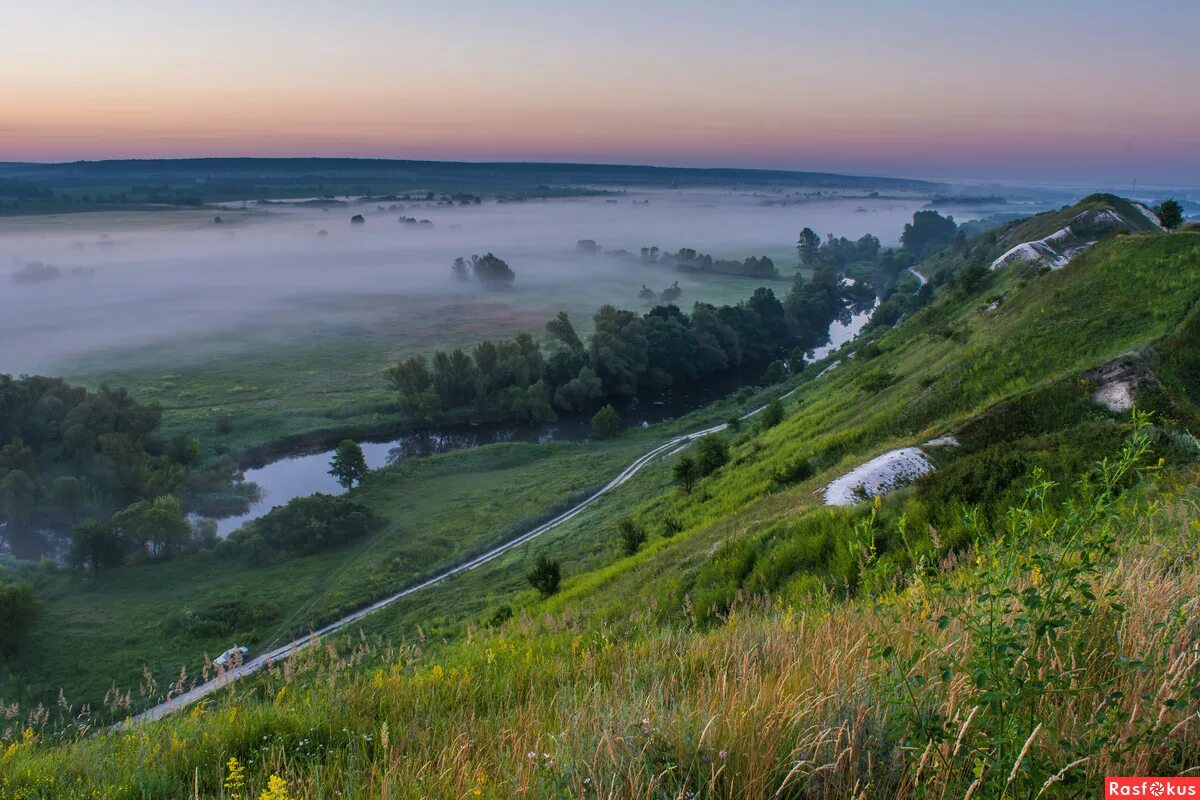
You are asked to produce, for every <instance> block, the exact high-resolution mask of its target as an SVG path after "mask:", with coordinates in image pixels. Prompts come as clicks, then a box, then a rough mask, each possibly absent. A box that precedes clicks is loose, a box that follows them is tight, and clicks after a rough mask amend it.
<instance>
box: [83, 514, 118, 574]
mask: <svg viewBox="0 0 1200 800" xmlns="http://www.w3.org/2000/svg"><path fill="white" fill-rule="evenodd" d="M124 549H125V548H124V546H123V544H122V542H121V535H120V533H118V532H117V531H116V530H114V529H113V527H112V526H111V525H105V524H104V523H103V522H100V521H99V520H94V519H89V520H85V521H83V522H81V523H79V524H78V525H76V526H75V528H74V529H73V530H72V531H71V564H73V565H74V566H75V567H77V568H78V569H90V570H91V571H92V572H99V571H100V570H103V569H108V568H110V567H116V566H119V565H120V564H121V562H122V561H124V560H125V553H124Z"/></svg>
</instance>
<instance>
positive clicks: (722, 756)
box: [717, 750, 729, 761]
mask: <svg viewBox="0 0 1200 800" xmlns="http://www.w3.org/2000/svg"><path fill="white" fill-rule="evenodd" d="M717 758H719V759H721V760H722V761H724V760H725V759H727V758H729V751H728V750H722V751H721V752H719V753H717Z"/></svg>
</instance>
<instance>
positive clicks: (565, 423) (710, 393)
mask: <svg viewBox="0 0 1200 800" xmlns="http://www.w3.org/2000/svg"><path fill="white" fill-rule="evenodd" d="M872 310H873V309H872ZM870 316H871V310H867V311H865V312H862V313H859V314H855V315H853V316H852V317H851V318H850V319H849V321H847V322H834V323H833V324H832V325H831V326H830V327H829V344H828V345H826V346H824V347H821V348H818V349H817V350H815V351H813V353H812V358H813V360H820V359H822V358H825V357H826V356H827V355H829V354H830V353H832V352H833V351H834V350H836V349H837V348H839V347H841V346H842V345H843V344H845V343H846V342H848V341H850V340H851V339H853V338H854V337H855V336H857V335H858V332H859V331H861V330H862V328H863V326H864V325H865V324H866V323H867V320H868V319H869V318H870ZM761 370H762V366H761V365H756V366H755V367H754V368H753V370H750V369H746V370H734V371H731V372H729V373H726V374H725V375H722V376H720V377H718V378H715V379H711V380H707V381H705V382H703V383H697V384H691V385H682V386H678V387H675V388H673V389H672V390H671V391H670V392H669V393H667V394H666V395H665V396H664V397H662V398H660V399H659V400H656V401H650V402H647V401H642V402H640V403H638V404H637V405H635V406H633V407H626V408H623V409H621V412H622V417H624V418H625V420H626V423H627V425H629V426H631V427H637V426H641V425H650V424H654V423H656V422H663V421H665V420H668V419H673V418H675V417H679V416H682V415H684V414H687V413H689V412H691V411H694V410H696V409H697V408H700V407H702V406H705V405H707V404H709V403H711V402H713V401H715V400H718V399H720V398H722V397H725V396H726V395H728V394H731V393H732V392H735V391H737V390H738V389H740V388H741V387H743V386H746V385H748V384H753V383H754V382H755V380H756V379H757V377H758V375H759V374H760V373H761ZM590 432H591V422H590V420H588V419H586V418H570V419H566V420H560V421H558V422H554V423H546V424H542V425H516V424H510V425H480V426H473V427H458V428H450V429H443V430H433V431H420V432H416V433H408V434H405V435H403V436H399V437H390V438H388V439H385V440H381V441H369V440H365V441H361V442H359V444H360V445H361V446H362V449H363V455H364V456H366V459H367V466H368V467H370V468H371V469H379V468H380V467H385V466H388V465H391V464H397V463H399V462H401V461H403V460H404V459H406V458H413V457H417V456H428V455H433V454H435V453H446V452H450V451H452V450H463V449H466V448H469V447H479V446H480V445H485V444H493V443H495V442H538V443H540V442H550V441H558V442H564V441H565V442H578V441H583V440H584V439H586V438H587V437H588V435H589V434H590ZM332 458H333V450H332V449H329V450H322V451H320V452H314V453H302V454H297V455H292V456H287V457H284V458H280V459H277V460H275V461H271V462H269V463H267V464H264V465H263V466H260V467H256V468H253V469H247V470H246V471H245V477H246V480H247V481H250V482H252V483H255V484H257V485H258V487H259V489H260V492H261V493H260V495H259V499H258V500H257V501H256V502H255V503H253V504H252V505H251V506H250V508H249V509H247V510H246V512H245V513H243V514H238V515H236V516H231V517H225V518H223V519H219V520H217V533H218V535H220V536H221V537H225V536H228V535H229V534H230V533H232V532H233V531H235V530H237V529H238V528H239V527H241V526H242V525H244V524H245V523H247V522H249V521H250V520H253V519H257V518H258V517H261V516H262V515H263V514H266V513H267V512H268V511H270V510H271V509H272V508H274V507H275V506H279V505H284V504H286V503H287V502H288V501H290V500H293V499H295V498H297V497H307V496H308V495H311V494H316V493H317V492H324V493H325V494H341V493H342V492H343V491H345V490H344V489H343V488H342V486H341V485H340V484H338V482H337V481H336V480H334V478H333V476H332V475H330V474H329V462H330V460H331V459H332Z"/></svg>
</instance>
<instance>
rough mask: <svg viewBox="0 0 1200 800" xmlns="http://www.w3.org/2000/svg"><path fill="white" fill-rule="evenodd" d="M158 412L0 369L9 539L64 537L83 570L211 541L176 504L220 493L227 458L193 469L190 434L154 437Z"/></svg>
mask: <svg viewBox="0 0 1200 800" xmlns="http://www.w3.org/2000/svg"><path fill="white" fill-rule="evenodd" d="M161 419H162V411H161V409H160V408H159V407H158V406H157V405H156V404H153V405H141V404H139V403H137V402H136V401H135V400H134V399H133V398H132V397H130V395H129V394H128V393H127V392H126V391H125V390H124V389H111V388H109V387H107V386H104V387H101V388H100V390H99V391H96V392H90V391H88V390H86V389H83V388H80V387H75V386H70V385H68V384H66V383H65V382H64V381H62V380H61V379H58V378H47V377H42V376H22V377H20V378H13V377H11V376H9V375H0V519H3V521H4V522H5V523H6V532H7V534H8V535H9V537H10V538H12V537H14V536H15V537H18V538H19V537H21V536H22V535H25V534H30V533H32V532H34V531H41V530H50V531H57V532H60V533H63V534H66V533H68V532H70V534H71V545H72V547H71V560H72V561H73V563H75V564H76V565H77V566H79V567H82V568H87V569H93V570H95V569H103V568H105V567H111V566H115V565H116V564H119V563H121V562H122V561H124V560H125V559H127V558H145V559H152V560H154V559H161V558H167V557H169V556H171V555H173V554H175V553H178V552H182V551H186V550H188V549H189V548H194V547H198V546H202V545H203V544H204V543H205V542H209V541H210V540H212V539H213V538H214V534H213V532H212V530H211V521H208V522H202V523H197V524H195V525H193V524H191V523H190V522H189V521H188V519H187V517H186V515H185V513H184V511H185V504H186V503H188V502H190V503H191V504H192V508H193V510H194V509H196V508H199V507H201V506H205V505H207V504H209V503H211V502H215V501H214V500H213V498H215V497H217V496H221V497H225V498H226V499H228V497H229V495H228V494H222V493H228V492H229V490H230V488H231V487H232V486H233V481H234V478H235V472H236V470H235V468H234V467H233V466H232V465H228V464H221V465H216V466H207V467H203V468H202V467H199V466H197V463H196V462H197V457H198V452H199V446H198V444H197V442H195V441H194V440H192V439H188V438H184V437H176V438H174V439H171V440H169V441H166V442H164V441H162V440H161V439H160V438H159V437H158V436H157V431H158V428H159V424H160V422H161Z"/></svg>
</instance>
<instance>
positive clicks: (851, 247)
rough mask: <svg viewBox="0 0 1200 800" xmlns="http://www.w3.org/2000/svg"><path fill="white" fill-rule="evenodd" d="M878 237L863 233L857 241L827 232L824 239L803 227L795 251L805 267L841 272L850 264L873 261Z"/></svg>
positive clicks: (876, 254)
mask: <svg viewBox="0 0 1200 800" xmlns="http://www.w3.org/2000/svg"><path fill="white" fill-rule="evenodd" d="M879 251H880V243H879V238H878V237H876V236H872V235H871V234H869V233H868V234H865V235H864V236H862V237H861V238H859V239H858V240H857V241H851V240H850V239H847V238H845V237H844V236H838V237H835V236H834V235H833V234H832V233H831V234H829V235H828V236H827V237H826V239H825V241H823V242H822V241H821V237H820V236H818V235H817V233H816V231H814V230H813V229H812V228H804V229H803V230H802V231H800V236H799V238H798V239H797V240H796V253H797V255H799V257H800V263H801V264H802V265H803V266H806V267H824V268H826V269H831V270H833V271H835V272H837V273H843V272H845V271H846V268H847V267H848V266H850V265H851V264H855V263H858V262H864V261H873V260H874V259H875V257H876V256H878V255H879Z"/></svg>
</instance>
